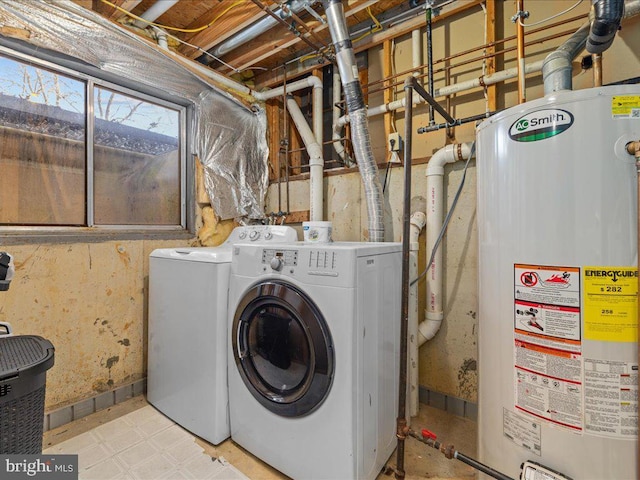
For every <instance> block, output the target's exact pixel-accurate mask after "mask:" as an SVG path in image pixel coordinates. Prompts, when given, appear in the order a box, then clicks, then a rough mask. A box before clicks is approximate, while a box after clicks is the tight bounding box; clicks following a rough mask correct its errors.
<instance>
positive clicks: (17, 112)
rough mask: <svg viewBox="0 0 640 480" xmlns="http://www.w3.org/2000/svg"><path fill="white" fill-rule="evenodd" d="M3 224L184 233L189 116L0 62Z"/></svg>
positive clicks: (113, 90) (70, 77) (48, 67)
mask: <svg viewBox="0 0 640 480" xmlns="http://www.w3.org/2000/svg"><path fill="white" fill-rule="evenodd" d="M0 92H1V93H0V165H1V168H0V225H2V226H7V227H44V228H52V227H95V228H96V230H97V229H100V228H102V229H105V228H109V227H111V228H123V227H125V228H139V229H159V230H165V229H180V230H182V229H184V228H185V205H186V201H185V187H184V184H185V180H184V172H185V151H186V149H185V133H184V124H185V116H186V109H185V108H184V107H182V106H180V105H176V104H172V103H170V102H167V101H165V100H161V99H158V98H154V97H151V96H148V95H146V94H142V93H140V92H136V91H133V90H130V89H127V88H124V87H121V86H118V85H114V84H111V83H108V82H104V81H102V80H100V79H98V78H95V77H91V76H88V75H85V74H80V73H77V72H72V71H69V70H67V69H64V68H62V67H59V68H58V67H57V66H55V65H52V64H48V63H44V62H42V63H41V62H40V61H35V60H34V59H31V58H29V57H22V56H19V57H15V58H14V57H10V56H7V55H0Z"/></svg>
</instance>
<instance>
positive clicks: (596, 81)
mask: <svg viewBox="0 0 640 480" xmlns="http://www.w3.org/2000/svg"><path fill="white" fill-rule="evenodd" d="M591 59H592V60H593V86H594V87H601V86H602V54H601V53H594V54H592V55H591Z"/></svg>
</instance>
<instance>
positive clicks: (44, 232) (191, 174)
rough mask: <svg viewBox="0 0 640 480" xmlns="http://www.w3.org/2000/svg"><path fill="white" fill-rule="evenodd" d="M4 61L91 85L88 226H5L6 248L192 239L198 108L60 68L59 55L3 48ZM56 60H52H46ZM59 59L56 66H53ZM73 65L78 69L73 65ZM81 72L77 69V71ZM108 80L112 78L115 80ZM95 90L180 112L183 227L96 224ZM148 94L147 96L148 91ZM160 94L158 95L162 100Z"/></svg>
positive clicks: (0, 229)
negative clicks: (192, 127) (190, 129)
mask: <svg viewBox="0 0 640 480" xmlns="http://www.w3.org/2000/svg"><path fill="white" fill-rule="evenodd" d="M0 56H3V57H6V58H9V59H11V60H15V61H18V62H23V63H26V64H28V65H31V66H33V67H35V68H44V69H46V70H49V71H51V72H53V73H60V74H62V75H66V76H68V77H70V78H72V79H74V80H78V81H81V82H83V83H84V86H85V102H86V105H85V107H86V111H85V131H86V141H85V176H86V178H85V186H86V192H85V195H86V197H85V213H86V225H84V226H56V225H41V226H19V225H0V240H1V241H0V243H3V244H16V243H24V239H26V238H31V237H33V236H37V237H40V238H42V240H43V241H52V242H56V241H65V242H66V241H73V239H74V238H76V237H77V238H78V239H82V241H87V237H94V238H95V239H96V241H102V240H104V237H108V238H113V239H137V238H150V236H151V235H153V237H154V238H167V239H168V238H191V237H192V236H193V232H194V225H195V208H194V207H193V205H192V204H193V202H192V199H193V198H195V185H194V184H195V182H194V179H195V167H194V162H188V161H187V160H188V158H187V156H188V153H187V152H189V151H191V149H190V146H191V142H192V139H191V136H190V135H188V134H187V124H190V123H191V122H192V119H193V105H192V104H191V103H190V102H189V101H187V100H186V99H180V98H174V97H172V96H169V95H167V94H166V93H164V94H163V93H162V92H161V91H159V90H156V89H153V88H150V87H145V88H141V89H140V90H138V89H136V88H132V87H131V86H130V85H127V84H128V83H130V82H128V81H126V80H124V79H123V80H122V82H121V83H119V82H118V81H117V80H118V79H117V77H114V75H111V74H109V75H103V76H98V74H99V73H101V71H100V70H98V69H97V68H95V67H92V66H89V65H86V64H83V63H80V62H79V61H77V60H73V59H72V60H71V61H69V60H68V57H67V59H66V61H65V62H64V63H65V64H67V65H60V64H59V63H57V62H56V61H55V59H56V56H55V55H46V53H45V54H44V55H43V54H41V55H39V56H34V55H30V54H29V53H26V52H23V51H19V50H16V49H13V48H10V47H7V46H4V45H1V44H0ZM49 56H50V57H51V60H48V59H46V58H42V57H49ZM52 60H53V61H52ZM69 63H72V65H71V66H72V67H74V68H70V66H68V64H69ZM75 67H77V68H75ZM105 77H110V78H109V79H107V78H105ZM95 87H100V88H106V89H109V90H112V91H114V92H116V93H119V94H122V95H127V96H129V97H133V98H135V99H139V100H142V101H145V102H148V103H151V104H154V105H159V106H161V107H164V108H169V109H172V110H175V111H177V112H178V115H179V120H180V127H179V144H180V146H179V155H180V192H181V193H180V225H95V224H94V198H93V195H94V188H93V174H94V170H93V168H94V158H93V157H94V144H93V139H94V127H95V125H94V123H95V122H94V119H95V116H94V113H95V112H94V91H95ZM142 90H144V91H142ZM156 92H157V95H156Z"/></svg>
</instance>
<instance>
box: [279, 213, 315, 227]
mask: <svg viewBox="0 0 640 480" xmlns="http://www.w3.org/2000/svg"><path fill="white" fill-rule="evenodd" d="M310 216H311V212H310V211H309V210H300V211H298V212H289V214H288V215H287V216H286V217H285V219H284V223H288V224H290V223H302V222H308V221H309V218H310Z"/></svg>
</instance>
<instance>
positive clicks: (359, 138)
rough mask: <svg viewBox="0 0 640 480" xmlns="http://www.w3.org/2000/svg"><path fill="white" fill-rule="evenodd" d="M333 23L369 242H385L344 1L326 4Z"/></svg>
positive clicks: (331, 0)
mask: <svg viewBox="0 0 640 480" xmlns="http://www.w3.org/2000/svg"><path fill="white" fill-rule="evenodd" d="M322 4H323V6H324V9H325V13H326V16H327V23H328V24H329V31H330V33H331V40H332V42H333V44H334V47H335V50H336V62H337V64H338V70H339V72H340V80H341V81H342V86H343V87H344V93H345V99H346V104H347V110H348V112H349V115H350V118H351V131H352V140H353V151H354V153H355V157H356V161H357V162H358V168H359V170H360V175H361V177H362V184H363V186H364V193H365V197H366V202H367V212H368V214H369V241H372V242H382V241H384V223H383V212H384V209H383V206H382V185H381V184H380V179H379V178H378V166H377V164H376V161H375V158H374V157H373V151H372V149H371V139H370V137H369V127H368V121H367V108H366V106H365V104H364V95H363V93H362V85H361V84H360V78H359V77H358V66H357V64H356V57H355V54H354V52H353V45H352V43H351V39H350V37H349V31H348V29H347V21H346V18H345V15H344V6H343V5H342V1H341V0H323V2H322Z"/></svg>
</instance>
